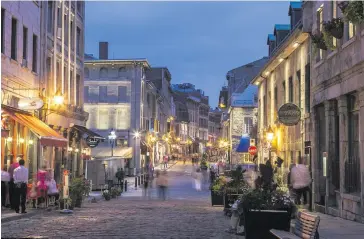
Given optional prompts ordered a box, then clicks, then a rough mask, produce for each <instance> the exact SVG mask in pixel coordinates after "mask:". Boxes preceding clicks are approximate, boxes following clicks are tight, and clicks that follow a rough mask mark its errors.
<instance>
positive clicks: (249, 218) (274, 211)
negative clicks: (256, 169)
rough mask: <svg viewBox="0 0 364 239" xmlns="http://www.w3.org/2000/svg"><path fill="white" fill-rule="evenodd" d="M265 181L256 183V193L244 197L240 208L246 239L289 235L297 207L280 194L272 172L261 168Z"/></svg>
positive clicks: (249, 191) (264, 166)
mask: <svg viewBox="0 0 364 239" xmlns="http://www.w3.org/2000/svg"><path fill="white" fill-rule="evenodd" d="M260 172H261V173H262V177H261V178H258V180H257V181H256V185H257V186H256V189H250V190H248V191H247V192H246V193H244V194H243V195H242V197H241V201H240V203H239V205H238V208H239V211H240V212H242V213H241V216H240V219H241V220H242V221H243V222H244V228H245V236H246V239H250V238H267V239H269V238H272V239H273V238H275V237H274V236H272V235H271V234H270V232H269V231H270V230H271V229H279V230H286V231H289V229H290V220H291V213H292V210H293V207H294V204H293V202H292V200H291V198H290V197H289V195H288V194H287V193H286V192H283V191H281V190H277V185H276V184H274V183H273V169H272V167H271V166H269V165H260Z"/></svg>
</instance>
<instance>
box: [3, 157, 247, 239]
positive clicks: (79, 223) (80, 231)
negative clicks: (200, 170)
mask: <svg viewBox="0 0 364 239" xmlns="http://www.w3.org/2000/svg"><path fill="white" fill-rule="evenodd" d="M190 170H191V166H186V167H185V166H183V165H180V164H177V165H176V166H174V167H173V168H172V169H171V171H170V172H169V174H170V185H171V186H170V193H169V199H168V200H167V201H164V202H163V201H159V200H157V199H155V198H153V199H152V200H143V198H142V197H140V196H132V197H121V198H119V199H112V200H111V201H103V200H102V201H99V202H98V203H88V202H85V203H84V204H83V208H81V209H76V210H75V211H74V213H73V214H72V215H61V214H60V213H59V212H57V211H51V212H43V213H42V214H39V215H36V216H34V217H31V218H27V219H20V220H17V221H12V222H8V223H3V224H2V238H7V237H12V238H14V237H16V238H19V237H22V238H24V237H37V238H135V239H136V238H138V239H139V238H158V239H160V238H238V237H236V236H232V235H229V234H227V233H225V232H224V230H225V229H226V228H227V227H228V225H229V221H228V219H227V218H226V217H224V216H223V213H222V208H221V207H211V204H210V200H209V196H208V192H207V191H206V192H195V191H194V190H193V188H192V179H191V176H189V172H187V171H190ZM14 229H16V230H14ZM240 238H242V237H240Z"/></svg>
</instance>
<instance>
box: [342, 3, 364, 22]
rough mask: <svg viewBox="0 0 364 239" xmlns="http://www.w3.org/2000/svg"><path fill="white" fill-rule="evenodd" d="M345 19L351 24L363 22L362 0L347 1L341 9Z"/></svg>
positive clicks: (363, 7) (363, 8) (363, 4)
mask: <svg viewBox="0 0 364 239" xmlns="http://www.w3.org/2000/svg"><path fill="white" fill-rule="evenodd" d="M342 12H343V15H344V16H345V20H346V21H349V22H352V23H353V24H361V23H363V22H364V3H363V1H349V2H348V3H346V4H345V5H344V6H343V9H342Z"/></svg>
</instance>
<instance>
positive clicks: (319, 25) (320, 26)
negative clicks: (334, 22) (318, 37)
mask: <svg viewBox="0 0 364 239" xmlns="http://www.w3.org/2000/svg"><path fill="white" fill-rule="evenodd" d="M316 20H317V30H318V32H319V33H322V32H323V21H324V15H323V6H321V7H320V8H319V9H317V14H316ZM322 58H323V50H322V49H318V50H317V56H316V61H317V62H319V61H320V60H321V59H322Z"/></svg>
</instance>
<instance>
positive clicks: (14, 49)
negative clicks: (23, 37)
mask: <svg viewBox="0 0 364 239" xmlns="http://www.w3.org/2000/svg"><path fill="white" fill-rule="evenodd" d="M14 23H15V29H14ZM14 32H15V36H14ZM10 41H11V43H10V44H11V47H10V58H11V59H12V60H14V61H16V60H17V59H18V56H17V54H18V19H16V18H15V17H12V18H11V38H10Z"/></svg>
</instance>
